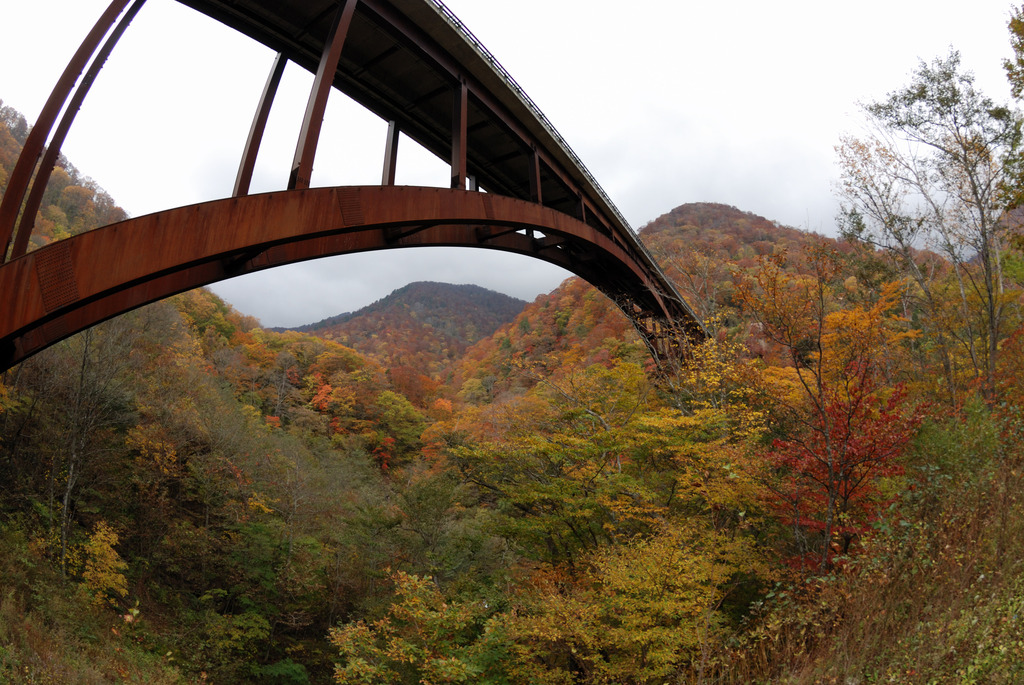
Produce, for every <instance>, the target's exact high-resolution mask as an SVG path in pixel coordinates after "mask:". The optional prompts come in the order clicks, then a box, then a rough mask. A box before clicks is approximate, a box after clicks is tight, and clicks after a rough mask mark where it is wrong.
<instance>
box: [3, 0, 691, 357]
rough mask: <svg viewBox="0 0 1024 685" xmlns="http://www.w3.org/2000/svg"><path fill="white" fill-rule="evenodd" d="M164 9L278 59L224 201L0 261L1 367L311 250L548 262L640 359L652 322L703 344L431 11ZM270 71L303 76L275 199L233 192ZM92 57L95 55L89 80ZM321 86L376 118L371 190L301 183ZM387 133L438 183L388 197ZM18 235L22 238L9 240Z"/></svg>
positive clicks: (389, 2)
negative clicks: (230, 30)
mask: <svg viewBox="0 0 1024 685" xmlns="http://www.w3.org/2000/svg"><path fill="white" fill-rule="evenodd" d="M141 1H142V0H137V2H140V3H141ZM179 1H180V2H182V3H183V4H186V5H189V6H191V7H193V8H195V9H197V10H199V11H200V12H203V13H205V14H207V15H209V16H211V17H213V18H215V19H218V20H220V21H222V22H224V23H225V24H228V25H229V26H232V27H234V28H235V29H237V30H239V31H241V32H243V33H245V34H247V35H249V36H250V37H252V38H254V39H256V40H258V41H260V42H262V43H264V44H265V45H267V46H269V47H271V48H272V49H273V50H275V51H276V52H277V53H278V61H277V63H276V64H275V67H274V70H273V72H272V74H271V76H270V78H269V79H268V82H267V86H266V88H265V90H264V95H263V97H262V99H261V101H260V105H259V107H258V109H257V112H256V115H255V118H254V122H253V126H252V130H251V133H250V139H249V142H248V143H247V145H246V149H245V150H244V151H243V153H242V160H241V163H240V166H239V173H238V177H237V179H236V184H235V195H236V197H234V198H231V199H228V200H220V201H215V202H210V203H204V204H200V205H194V206H190V207H182V208H178V209H169V210H167V211H164V212H160V213H158V214H153V215H150V216H147V217H141V218H138V219H133V220H130V221H127V222H123V223H121V224H116V225H113V226H108V227H106V228H102V229H98V230H96V231H93V232H91V233H87V234H84V235H81V236H76V237H75V238H71V239H68V240H64V241H60V242H58V243H55V244H52V245H49V246H47V247H45V248H42V249H40V250H37V251H36V252H33V253H30V254H28V255H22V254H21V251H17V252H15V254H14V256H13V257H12V258H11V259H10V260H9V261H7V262H6V263H4V264H3V265H2V266H0V369H3V368H7V367H8V366H9V365H11V364H13V363H16V362H17V361H19V360H21V359H24V358H25V357H26V356H28V355H30V354H32V353H34V352H36V351H38V350H40V349H42V348H43V347H45V346H47V345H49V344H52V343H53V342H55V341H57V340H60V339H62V338H64V337H66V336H68V335H71V334H72V333H74V332H76V331H79V330H82V329H83V328H86V327H88V326H90V325H92V324H95V323H97V322H99V321H102V320H104V319H106V318H108V317H111V316H114V315H116V314H118V313H121V312H124V311H128V310H129V309H132V308H134V307H137V306H140V305H142V304H144V303H146V302H151V301H153V300H156V299H159V298H161V297H166V296H167V295H170V294H172V293H176V292H180V291H182V290H185V289H188V288H192V287H195V286H198V285H204V284H207V283H212V282H214V281H218V280H221V279H224V278H229V277H232V276H236V275H240V274H244V273H249V272H252V271H256V270H259V269H263V268H267V267H270V266H276V265H279V264H287V263H291V262H296V261H301V260H304V259H312V258H315V257H320V256H327V255H335V254H344V253H348V252H358V251H363V250H377V249H387V248H395V247H413V246H420V245H454V246H469V247H484V248H491V249H499V250H507V251H510V252H516V253H520V254H525V255H529V256H532V257H536V258H539V259H544V260H546V261H549V262H552V263H555V264H558V265H560V266H562V267H564V268H566V269H567V270H569V271H572V272H574V273H576V274H578V275H580V276H581V277H583V278H584V279H586V280H587V281H589V282H590V283H592V284H594V285H595V286H597V287H598V288H599V289H600V290H602V291H603V292H605V293H606V294H607V295H609V296H610V297H611V298H613V299H614V300H615V302H616V303H617V304H618V305H619V306H620V307H621V308H622V309H623V311H624V312H625V313H626V314H627V316H629V317H630V318H631V320H632V321H633V322H634V325H635V326H636V327H637V330H638V331H639V332H640V334H641V336H642V337H643V338H644V340H645V341H646V342H647V343H648V345H649V346H650V347H651V349H652V351H653V352H655V354H658V353H659V352H664V351H666V350H665V348H664V343H665V340H666V338H667V336H671V335H672V326H670V325H667V324H674V325H679V324H681V325H682V327H683V328H684V329H685V331H686V332H687V333H688V334H689V335H691V336H693V337H702V336H703V335H704V331H703V329H702V327H701V325H700V323H699V322H697V320H696V318H695V317H694V315H693V313H692V312H691V311H690V309H689V308H688V307H687V305H686V304H685V303H684V302H683V301H682V299H681V298H680V297H679V295H678V293H677V292H676V291H675V288H674V286H673V285H672V284H671V282H670V281H669V280H668V279H667V278H666V277H665V275H664V274H663V273H662V271H661V270H660V268H659V267H658V266H657V264H656V263H655V262H654V260H653V258H652V257H651V256H650V255H649V253H648V252H647V251H646V249H645V248H644V246H643V244H642V243H641V242H640V241H639V239H638V238H637V236H636V235H635V234H634V233H633V231H632V229H631V228H630V227H629V225H628V223H627V222H626V221H625V219H623V217H622V215H621V214H620V213H619V211H618V210H617V209H616V208H615V206H614V205H613V204H612V202H611V200H610V199H608V197H607V195H606V194H605V193H604V191H603V190H602V189H601V188H600V186H599V185H598V184H597V182H596V181H595V180H594V178H593V176H592V175H591V174H590V172H589V171H587V169H586V167H584V166H583V164H582V162H580V160H579V158H578V157H576V155H575V153H573V152H572V150H571V149H570V148H569V147H568V145H567V144H566V143H565V141H564V140H563V139H562V138H561V136H559V135H558V133H557V132H556V131H555V130H554V128H553V127H552V126H551V124H550V122H548V120H547V119H546V118H545V117H544V115H543V114H541V113H540V111H539V110H538V109H537V108H536V106H535V105H534V104H533V103H532V101H530V100H529V98H527V97H526V95H525V94H524V93H523V92H522V89H521V88H520V87H519V86H518V84H516V83H515V82H514V81H513V80H512V79H511V77H509V76H508V74H507V73H506V72H505V71H504V69H502V68H501V66H500V65H499V64H498V63H497V62H496V60H494V58H493V57H492V56H491V55H490V53H488V52H487V51H486V50H485V49H484V48H483V46H482V45H480V43H479V41H477V40H476V39H475V38H474V37H473V36H472V34H470V33H469V32H468V31H467V30H466V29H465V27H463V26H462V25H461V23H459V21H458V20H457V19H456V18H455V17H454V15H452V14H451V13H450V12H449V11H448V10H447V8H445V7H444V6H443V5H442V4H440V3H439V2H437V0H179ZM127 2H128V0H114V2H113V3H112V4H111V6H110V8H109V9H108V10H107V12H106V13H105V14H104V16H103V17H102V18H101V20H100V22H98V23H97V25H96V28H94V30H93V32H92V33H90V34H89V37H88V38H87V39H86V41H85V43H83V46H82V48H81V49H80V50H79V52H78V53H77V54H76V56H75V58H74V59H73V61H72V63H71V64H70V65H69V66H68V69H67V70H66V71H65V74H64V76H63V77H62V78H61V80H60V82H59V83H58V85H57V87H56V88H55V89H54V93H53V95H52V96H51V98H50V101H48V103H47V106H46V107H45V108H44V111H43V115H41V118H40V121H39V122H38V123H37V124H36V127H35V128H33V130H32V133H31V134H30V136H29V141H28V144H27V145H26V149H25V152H24V154H23V155H22V159H20V160H19V161H18V164H17V165H16V167H15V171H14V173H13V174H12V177H11V181H10V183H9V185H8V193H7V194H8V196H7V197H5V198H4V199H3V204H2V206H0V247H4V246H6V245H7V241H8V240H9V238H10V237H11V232H12V230H13V225H14V221H15V220H16V217H17V213H18V211H19V207H20V205H21V203H22V199H23V197H24V192H25V188H26V187H27V184H28V177H29V176H31V173H32V170H33V168H34V166H35V162H36V160H37V159H38V158H39V155H40V154H41V153H42V149H43V144H44V143H45V138H46V135H48V133H49V131H50V129H51V127H52V125H53V121H54V120H55V118H56V115H57V111H59V109H60V106H61V105H62V104H63V103H64V102H65V100H66V99H67V96H68V94H69V93H70V90H71V88H72V87H73V85H74V81H75V79H76V78H77V75H78V74H79V73H81V70H82V69H83V68H84V67H85V64H86V62H87V61H88V59H89V56H90V55H92V53H93V52H94V51H95V49H96V46H97V45H98V43H99V41H100V40H101V39H102V36H103V34H104V33H106V32H107V31H108V30H109V27H110V26H111V25H112V24H113V22H114V21H115V19H116V18H117V16H118V14H120V13H121V11H122V10H123V8H124V6H125V5H127ZM110 45H112V43H110ZM105 51H109V50H106V49H105ZM101 57H104V55H101ZM285 62H294V63H296V64H299V65H300V66H303V67H305V68H307V69H309V70H310V71H312V72H314V73H315V74H316V78H315V79H314V86H313V89H312V91H311V93H310V99H309V103H308V105H307V110H306V115H305V117H304V119H303V125H302V131H301V133H300V136H299V141H298V143H297V146H296V153H295V159H294V161H293V167H292V169H291V173H290V177H289V179H290V180H289V188H290V190H287V191H282V192H279V193H270V194H265V195H257V196H252V197H247V196H246V194H247V192H248V186H249V182H250V179H251V175H252V167H253V164H254V163H255V159H256V155H257V153H258V149H259V139H260V136H261V135H262V128H263V126H264V125H265V122H266V119H267V116H268V114H269V109H270V106H271V103H272V101H273V97H274V91H275V90H276V84H277V81H278V80H279V79H280V75H281V71H282V69H283V66H284V64H285ZM101 63H102V59H101V58H97V60H96V62H95V63H94V69H92V70H90V72H93V71H95V70H98V68H99V65H100V64H101ZM92 75H94V74H92ZM90 78H91V76H90ZM88 80H89V79H87V81H88ZM332 86H333V87H335V88H338V89H340V90H341V91H343V92H345V93H346V94H347V95H349V96H350V97H352V98H353V99H354V100H356V101H357V102H360V103H361V104H363V105H364V106H365V107H367V108H368V109H370V110H371V111H373V112H375V113H377V114H378V115H380V116H381V117H382V118H384V119H385V120H386V121H388V122H389V132H388V139H387V149H386V153H385V162H384V169H383V174H382V186H381V187H376V186H373V187H360V188H333V189H316V190H310V189H308V184H309V177H310V173H311V170H312V164H313V157H314V153H315V152H316V141H317V138H318V133H319V127H320V122H321V120H322V118H323V111H324V110H323V108H324V106H325V104H326V99H327V94H328V92H329V90H330V88H331V87H332ZM85 90H87V85H85V86H84V88H83V87H80V91H79V92H80V93H81V94H82V95H81V97H84V92H85ZM80 99H81V98H80V97H78V96H76V102H75V103H73V104H74V105H75V106H76V107H77V104H80ZM54 108H56V109H54ZM62 128H63V127H62ZM398 131H402V132H403V133H405V134H406V135H408V136H409V137H411V138H412V139H413V140H416V141H417V142H419V143H420V144H421V145H423V146H424V147H426V148H427V149H428V150H430V151H431V152H433V153H434V154H436V155H437V156H438V157H439V158H441V159H445V160H451V172H452V178H451V185H452V186H453V188H452V189H450V190H449V189H432V188H397V187H394V182H395V168H396V165H397V144H398ZM40 136H41V137H40ZM61 137H62V136H58V137H57V138H55V142H57V143H58V145H55V146H54V149H53V150H51V151H50V154H51V155H53V156H55V155H56V154H57V151H58V150H57V149H56V148H58V147H59V141H60V138H61ZM342 154H344V152H343V151H342ZM467 185H468V187H469V188H470V190H469V191H467V190H464V188H466V187H467ZM477 188H479V189H481V190H483V191H486V192H473V191H475V190H476V189H477ZM33 213H34V212H33ZM30 219H31V217H28V218H26V221H27V222H28V223H29V224H30V223H31V221H30ZM27 241H28V231H27V230H26V231H25V235H24V236H22V235H20V234H19V244H26V243H27ZM4 257H5V255H4V254H3V253H0V262H3V261H4ZM666 331H667V332H666Z"/></svg>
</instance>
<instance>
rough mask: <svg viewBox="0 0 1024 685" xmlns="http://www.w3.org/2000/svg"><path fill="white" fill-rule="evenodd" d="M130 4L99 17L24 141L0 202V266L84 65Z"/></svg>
mask: <svg viewBox="0 0 1024 685" xmlns="http://www.w3.org/2000/svg"><path fill="white" fill-rule="evenodd" d="M129 2H130V0H113V2H111V3H110V5H109V6H108V7H107V9H106V10H105V11H104V12H103V14H102V15H100V18H99V19H98V20H97V21H96V24H95V25H94V26H93V27H92V30H91V31H90V32H89V34H88V35H87V36H86V37H85V40H83V41H82V44H81V45H80V46H79V48H78V50H77V51H76V52H75V54H74V56H73V57H72V58H71V61H70V62H68V66H67V67H65V69H64V73H63V74H61V77H60V79H58V81H57V85H56V86H54V88H53V91H51V92H50V97H49V98H47V100H46V104H44V105H43V109H42V111H41V112H40V113H39V118H38V119H36V124H35V126H33V127H32V130H31V131H29V134H28V137H27V138H26V139H25V145H24V147H23V148H22V150H21V156H19V157H18V161H17V162H15V164H14V170H13V171H12V172H11V175H10V178H9V179H8V181H7V189H6V190H5V191H4V197H3V200H2V201H0V262H3V261H4V260H5V259H6V256H7V248H8V246H9V244H10V241H11V236H12V234H13V233H14V224H15V222H16V221H17V219H18V212H19V211H20V210H21V205H22V202H23V201H24V199H25V192H26V191H27V190H28V185H29V181H30V180H31V178H32V172H33V171H34V170H35V167H36V162H38V161H39V157H40V155H42V154H43V148H44V147H45V146H46V139H47V138H48V137H49V135H50V131H51V130H52V129H53V124H54V122H56V121H57V115H58V114H60V110H61V109H62V108H63V107H64V103H65V102H67V99H68V96H69V95H70V94H71V89H72V88H74V87H75V82H76V81H77V80H78V77H79V75H80V74H81V73H82V70H83V69H85V65H86V64H87V63H88V62H89V59H90V58H91V57H92V55H93V53H95V52H96V48H97V47H99V44H100V41H101V40H103V36H105V35H107V32H108V31H110V28H111V27H112V26H113V25H114V22H115V21H117V18H118V17H119V16H120V15H121V12H123V11H124V8H125V7H127V6H128V3H129Z"/></svg>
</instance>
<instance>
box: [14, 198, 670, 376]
mask: <svg viewBox="0 0 1024 685" xmlns="http://www.w3.org/2000/svg"><path fill="white" fill-rule="evenodd" d="M535 232H536V233H535ZM538 233H539V234H543V237H540V236H539V235H538ZM425 246H473V247H483V248H490V249H497V250H505V251H508V252H515V253H519V254H524V255H529V256H531V257H535V258H538V259H543V260H545V261H548V262H551V263H554V264H558V265H559V266H562V267H564V268H566V269H568V270H570V271H573V272H575V273H577V274H579V275H580V276H581V277H583V278H585V279H586V280H588V281H590V282H592V283H594V284H595V285H596V286H597V287H598V288H600V289H601V290H603V291H604V292H605V293H606V294H608V295H609V296H610V297H612V298H613V299H616V301H620V302H621V301H622V300H623V299H624V298H626V299H628V300H629V301H630V302H632V303H635V305H636V309H635V310H634V311H627V314H630V315H631V316H632V317H633V319H634V320H635V321H637V320H639V319H640V318H644V317H646V318H650V317H655V318H657V319H660V320H664V319H669V318H671V317H672V316H673V315H674V313H675V312H673V307H674V305H673V302H672V301H670V300H666V299H664V298H663V297H662V295H661V293H660V292H659V291H658V289H657V287H656V284H654V283H652V282H651V281H650V279H649V275H648V274H647V273H646V271H645V269H644V268H643V267H642V265H640V264H637V263H636V262H634V261H633V260H631V259H629V258H628V255H627V254H626V253H625V252H624V251H623V249H622V248H621V246H619V245H618V244H616V242H615V241H613V240H611V239H609V238H608V237H607V236H604V235H602V234H601V233H600V232H599V231H597V230H596V229H594V228H593V227H592V226H588V225H587V224H584V223H583V222H581V221H578V220H576V219H574V218H572V217H570V216H568V215H566V214H563V213H561V212H557V211H555V210H552V209H550V208H547V207H542V206H540V205H537V204H534V203H530V202H526V201H522V200H517V199H513V198H507V197H501V196H495V195H489V194H487V193H478V192H472V191H466V190H449V189H441V188H417V187H408V186H361V187H340V188H317V189H309V190H295V191H281V192H276V193H266V194H262V195H251V196H246V197H236V198H230V199H226V200H218V201H214V202H207V203H203V204H199V205H192V206H188V207H180V208H177V209H172V210H168V211H165V212H160V213H157V214H151V215H149V216H144V217H139V218H137V219H130V220H128V221H124V222H122V223H119V224H114V225H111V226H107V227H105V228H102V229H97V230H95V231H91V232H89V233H83V234H81V235H78V236H75V237H73V238H68V239H66V240H63V241H60V242H57V243H54V244H52V245H48V246H46V247H44V248H41V249H39V250H36V251H34V252H31V253H29V254H27V255H25V256H23V257H21V258H19V259H15V260H13V261H11V262H8V263H7V264H4V265H3V266H0V292H4V293H19V294H20V295H19V297H17V298H3V299H2V300H0V369H4V368H8V367H9V366H11V365H12V364H14V363H17V362H18V361H20V360H22V359H24V358H25V357H27V356H29V355H31V354H33V353H34V352H36V351H38V350H40V349H42V348H43V347H46V346H47V345H50V344H52V343H54V342H56V341H58V340H60V339H62V338H65V337H67V336H68V335H71V334H73V333H75V332H77V331H80V330H82V329H84V328H87V327H88V326H91V325H94V324H96V323H98V322H100V321H102V320H104V319H106V318H109V317H111V316H114V315H116V314H120V313H122V312H125V311H128V310H130V309H132V308H135V307H138V306H141V305H143V304H145V303H148V302H152V301H154V300H158V299H160V298H163V297H167V296H168V295H172V294H174V293H177V292H181V291H183V290H187V289H189V288H194V287H197V286H201V285H205V284H208V283H212V282H215V281H218V280H222V279H224V278H229V277H232V276H237V275H241V274H246V273H251V272H253V271H258V270H260V269H265V268H269V267H273V266H279V265H283V264H290V263H293V262H298V261H302V260H305V259H311V258H315V257H323V256H328V255H340V254H347V253H353V252H362V251H368V250H380V249H391V248H400V247H425ZM638 293H643V294H642V296H639V297H638Z"/></svg>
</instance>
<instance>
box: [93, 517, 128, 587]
mask: <svg viewBox="0 0 1024 685" xmlns="http://www.w3.org/2000/svg"><path fill="white" fill-rule="evenodd" d="M117 541H118V535H117V533H115V532H114V529H113V528H111V527H110V526H109V525H108V524H107V522H106V521H100V522H99V523H97V524H96V530H95V531H93V534H92V535H91V536H89V541H88V542H86V543H85V571H83V572H82V581H83V584H84V586H85V588H86V590H88V591H89V593H90V594H91V595H92V596H93V602H94V603H96V604H97V605H103V604H111V605H113V604H116V603H117V600H118V599H124V597H126V596H127V595H128V581H127V580H126V579H125V577H124V572H125V571H126V570H127V568H128V564H127V563H125V561H124V560H123V559H122V558H121V555H120V554H118V553H117V550H116V549H114V545H116V544H117Z"/></svg>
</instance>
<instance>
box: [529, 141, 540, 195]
mask: <svg viewBox="0 0 1024 685" xmlns="http://www.w3.org/2000/svg"><path fill="white" fill-rule="evenodd" d="M529 167H530V168H529V169H528V170H527V173H528V174H529V176H530V201H531V202H536V203H537V204H544V196H543V194H542V193H541V189H540V155H539V154H537V148H536V147H534V148H532V149H531V150H530V157H529Z"/></svg>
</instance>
